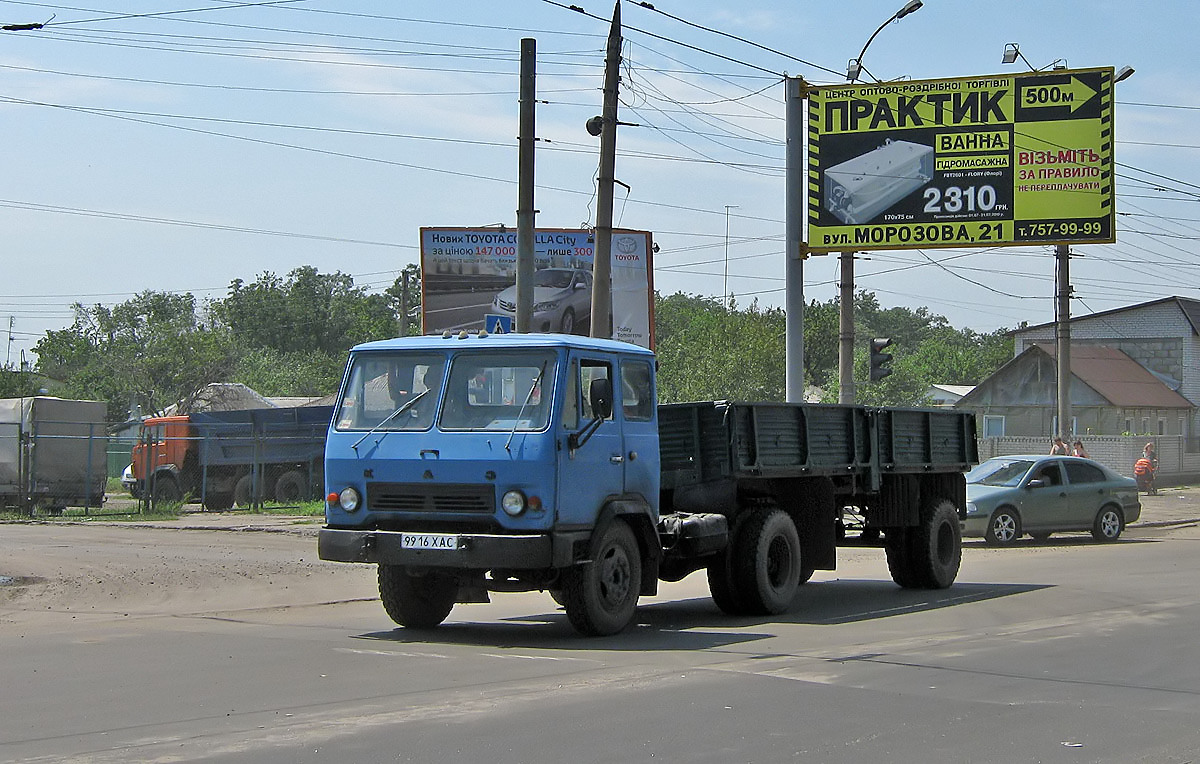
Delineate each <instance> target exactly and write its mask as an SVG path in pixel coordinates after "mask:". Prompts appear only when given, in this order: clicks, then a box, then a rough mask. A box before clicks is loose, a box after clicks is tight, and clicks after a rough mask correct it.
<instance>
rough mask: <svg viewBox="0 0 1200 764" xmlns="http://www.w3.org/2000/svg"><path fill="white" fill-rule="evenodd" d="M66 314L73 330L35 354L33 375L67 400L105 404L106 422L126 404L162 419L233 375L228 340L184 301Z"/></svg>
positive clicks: (156, 296) (166, 296)
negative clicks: (59, 384)
mask: <svg viewBox="0 0 1200 764" xmlns="http://www.w3.org/2000/svg"><path fill="white" fill-rule="evenodd" d="M73 308H74V311H75V320H74V322H73V323H72V325H71V326H70V327H69V328H67V329H62V330H59V331H51V332H47V333H46V336H45V337H43V338H42V339H41V340H40V341H39V342H38V344H37V346H36V347H35V348H34V350H35V352H36V353H37V355H38V371H39V373H41V374H43V375H46V376H48V377H52V378H55V379H59V380H62V381H63V383H64V385H65V389H64V393H65V394H67V395H71V396H72V397H77V398H90V399H95V400H103V401H106V402H107V403H108V418H109V421H112V422H119V421H123V420H124V419H125V418H126V417H127V416H128V414H129V410H130V406H131V404H137V405H140V406H141V408H142V410H143V411H161V410H162V409H163V408H165V407H166V406H168V405H170V404H172V403H175V402H177V401H181V400H184V399H186V398H187V397H188V396H190V395H192V394H193V393H194V392H195V391H196V390H198V389H199V388H200V387H202V386H204V385H205V384H208V383H209V382H217V381H223V380H224V378H225V377H226V376H227V375H228V373H229V371H230V370H231V369H232V367H233V354H232V345H231V343H230V341H229V336H228V335H227V334H226V333H225V332H223V331H220V330H217V329H214V328H213V327H212V326H211V324H210V323H209V322H208V321H207V319H206V317H205V316H203V315H201V314H200V313H199V312H198V310H197V306H196V300H195V298H194V297H193V296H192V295H191V294H171V293H168V292H151V291H146V292H142V293H141V294H138V295H137V296H135V297H133V298H132V299H130V300H128V301H126V302H123V303H121V304H119V305H117V306H116V307H113V308H108V307H106V306H104V305H94V306H91V307H88V306H84V305H83V304H81V303H76V304H75V305H74V306H73Z"/></svg>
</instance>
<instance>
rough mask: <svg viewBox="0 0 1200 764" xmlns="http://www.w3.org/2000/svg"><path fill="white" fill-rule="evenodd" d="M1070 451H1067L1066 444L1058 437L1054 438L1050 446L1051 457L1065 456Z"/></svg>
mask: <svg viewBox="0 0 1200 764" xmlns="http://www.w3.org/2000/svg"><path fill="white" fill-rule="evenodd" d="M1068 453H1070V451H1069V450H1068V449H1067V444H1066V443H1065V442H1064V441H1063V439H1062V438H1061V437H1059V436H1058V435H1055V436H1054V444H1053V445H1051V446H1050V455H1051V456H1066V455H1067V454H1068Z"/></svg>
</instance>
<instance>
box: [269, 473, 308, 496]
mask: <svg viewBox="0 0 1200 764" xmlns="http://www.w3.org/2000/svg"><path fill="white" fill-rule="evenodd" d="M307 494H308V481H307V480H305V479H304V473H303V472H300V471H299V470H288V471H287V472H285V473H283V474H282V475H280V476H279V479H278V480H276V481H275V501H277V502H279V503H280V504H295V503H296V502H298V501H300V500H301V499H303V498H305V496H306V495H307Z"/></svg>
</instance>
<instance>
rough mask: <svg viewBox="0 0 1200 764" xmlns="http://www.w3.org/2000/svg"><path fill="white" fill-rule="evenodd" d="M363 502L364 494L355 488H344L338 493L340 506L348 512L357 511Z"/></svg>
mask: <svg viewBox="0 0 1200 764" xmlns="http://www.w3.org/2000/svg"><path fill="white" fill-rule="evenodd" d="M361 503H362V496H360V495H359V493H358V491H356V490H354V489H353V488H343V489H342V492H341V493H339V494H338V506H340V507H341V508H342V509H344V510H346V511H347V512H353V511H355V510H356V509H358V506H359V504H361Z"/></svg>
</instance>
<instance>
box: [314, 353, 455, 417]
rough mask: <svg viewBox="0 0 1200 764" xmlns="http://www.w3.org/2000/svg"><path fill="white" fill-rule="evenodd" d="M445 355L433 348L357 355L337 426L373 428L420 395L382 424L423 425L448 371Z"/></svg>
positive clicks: (434, 405)
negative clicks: (418, 397)
mask: <svg viewBox="0 0 1200 764" xmlns="http://www.w3.org/2000/svg"><path fill="white" fill-rule="evenodd" d="M445 368H446V359H445V357H444V356H442V355H438V354H431V353H418V354H413V353H386V354H385V353H378V354H364V355H363V356H361V357H359V358H357V359H356V360H355V363H354V365H353V367H352V368H351V369H350V377H349V381H348V382H347V384H346V390H345V393H344V394H343V395H342V399H341V401H339V404H338V408H337V416H336V417H335V418H334V422H335V423H336V427H337V429H338V430H369V429H371V428H373V427H377V426H379V424H380V423H381V422H384V420H385V419H387V418H388V417H389V416H391V415H392V414H393V413H394V412H395V411H396V409H398V408H399V407H401V406H403V405H405V404H406V403H408V402H410V401H412V400H413V399H414V398H416V397H417V396H419V395H420V396H422V400H420V401H417V403H415V404H413V405H412V407H411V408H410V409H409V410H407V411H405V412H404V413H403V414H401V415H400V416H397V417H395V418H393V419H391V420H390V421H387V422H385V423H384V424H383V426H382V428H381V429H384V430H425V429H428V428H429V427H430V426H431V425H432V424H433V416H434V412H435V410H436V408H437V401H438V397H439V393H440V391H441V387H442V377H443V376H444V374H445Z"/></svg>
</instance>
